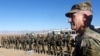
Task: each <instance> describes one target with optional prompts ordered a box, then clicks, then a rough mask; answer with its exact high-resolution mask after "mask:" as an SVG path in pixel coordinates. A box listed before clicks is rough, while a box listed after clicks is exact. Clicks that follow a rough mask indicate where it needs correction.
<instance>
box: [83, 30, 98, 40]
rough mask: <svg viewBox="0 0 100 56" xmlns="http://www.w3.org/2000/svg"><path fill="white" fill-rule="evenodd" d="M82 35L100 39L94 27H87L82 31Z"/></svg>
mask: <svg viewBox="0 0 100 56" xmlns="http://www.w3.org/2000/svg"><path fill="white" fill-rule="evenodd" d="M84 37H89V38H92V39H96V40H99V41H100V34H99V33H98V32H96V31H95V29H91V28H87V29H85V32H84Z"/></svg>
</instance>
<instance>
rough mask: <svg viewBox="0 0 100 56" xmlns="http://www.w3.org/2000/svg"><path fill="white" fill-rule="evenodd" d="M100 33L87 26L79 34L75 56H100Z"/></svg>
mask: <svg viewBox="0 0 100 56" xmlns="http://www.w3.org/2000/svg"><path fill="white" fill-rule="evenodd" d="M99 52H100V34H99V33H97V32H96V31H95V30H94V28H93V27H91V26H90V27H87V28H85V29H84V30H83V31H82V33H81V34H79V35H78V36H77V43H76V46H75V51H74V55H73V56H100V53H99Z"/></svg>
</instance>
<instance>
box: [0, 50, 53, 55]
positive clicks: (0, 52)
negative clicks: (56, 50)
mask: <svg viewBox="0 0 100 56" xmlns="http://www.w3.org/2000/svg"><path fill="white" fill-rule="evenodd" d="M0 56H51V55H47V54H38V53H35V52H34V51H23V50H16V49H5V48H0Z"/></svg>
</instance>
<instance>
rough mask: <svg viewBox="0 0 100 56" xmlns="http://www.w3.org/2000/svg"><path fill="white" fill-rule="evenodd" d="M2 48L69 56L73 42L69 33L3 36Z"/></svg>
mask: <svg viewBox="0 0 100 56" xmlns="http://www.w3.org/2000/svg"><path fill="white" fill-rule="evenodd" d="M1 45H2V47H3V48H13V49H21V50H25V51H27V50H34V51H35V52H37V53H44V54H49V55H54V56H71V54H72V49H73V48H74V45H75V41H74V39H73V37H72V36H71V34H70V33H68V34H54V32H52V34H49V33H48V34H37V35H35V36H34V35H32V34H24V35H20V36H5V37H2V38H1Z"/></svg>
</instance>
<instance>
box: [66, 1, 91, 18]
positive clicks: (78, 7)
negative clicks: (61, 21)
mask: <svg viewBox="0 0 100 56" xmlns="http://www.w3.org/2000/svg"><path fill="white" fill-rule="evenodd" d="M79 11H92V6H91V4H90V2H82V3H79V4H75V5H73V6H72V8H71V11H69V12H67V13H66V14H65V16H67V17H70V15H71V14H73V13H76V12H79Z"/></svg>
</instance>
